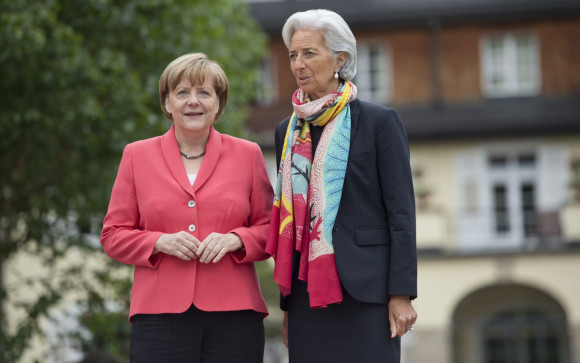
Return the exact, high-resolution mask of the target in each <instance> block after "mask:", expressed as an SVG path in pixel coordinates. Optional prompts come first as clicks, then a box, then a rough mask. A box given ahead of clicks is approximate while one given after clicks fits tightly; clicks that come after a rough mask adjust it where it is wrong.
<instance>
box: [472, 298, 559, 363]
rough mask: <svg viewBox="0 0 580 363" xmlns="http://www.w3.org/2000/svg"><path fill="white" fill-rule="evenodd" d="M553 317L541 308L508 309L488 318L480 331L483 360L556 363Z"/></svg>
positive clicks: (488, 361) (557, 352)
mask: <svg viewBox="0 0 580 363" xmlns="http://www.w3.org/2000/svg"><path fill="white" fill-rule="evenodd" d="M560 328H561V323H560V321H558V319H557V318H555V317H553V316H550V315H549V314H546V313H545V312H542V311H530V310H527V311H526V310H525V309H522V310H520V311H516V310H511V311H504V312H501V313H497V314H496V315H494V316H491V317H489V319H488V321H487V322H485V323H484V324H483V326H482V330H481V338H482V342H481V344H482V346H483V349H482V350H483V355H484V357H483V361H484V362H485V363H507V362H514V363H520V362H521V363H528V362H533V363H536V362H538V363H539V362H546V363H559V362H561V361H562V360H563V357H562V354H561V347H560V345H561V343H560V342H559V334H558V329H560Z"/></svg>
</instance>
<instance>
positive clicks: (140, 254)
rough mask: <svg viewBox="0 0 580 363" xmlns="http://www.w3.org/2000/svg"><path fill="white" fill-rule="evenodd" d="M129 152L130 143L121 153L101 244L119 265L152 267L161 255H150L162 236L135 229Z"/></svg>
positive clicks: (136, 203)
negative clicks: (120, 263)
mask: <svg viewBox="0 0 580 363" xmlns="http://www.w3.org/2000/svg"><path fill="white" fill-rule="evenodd" d="M131 151H132V145H131V144H129V145H127V147H125V150H124V151H123V157H122V159H121V163H120V165H119V171H118V173H117V178H116V180H115V184H114V185H113V190H112V192H111V200H110V202H109V209H108V211H107V215H106V216H105V220H104V221H103V230H102V232H101V245H102V246H103V249H104V250H105V253H106V254H107V255H108V256H110V257H112V258H114V259H115V260H117V261H119V262H122V263H125V264H128V265H134V266H145V267H151V268H155V267H157V264H158V263H159V260H160V255H161V254H156V255H151V254H152V253H153V250H154V248H155V243H156V242H157V240H158V239H159V237H160V236H161V235H162V234H163V233H162V232H158V231H155V232H154V231H145V230H142V229H140V228H139V220H140V216H139V200H138V198H137V194H136V190H135V179H134V174H133V156H132V152H131Z"/></svg>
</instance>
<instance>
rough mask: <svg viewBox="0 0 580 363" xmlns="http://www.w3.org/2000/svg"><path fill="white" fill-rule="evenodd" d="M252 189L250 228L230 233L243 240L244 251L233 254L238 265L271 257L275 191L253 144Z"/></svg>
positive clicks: (261, 158)
mask: <svg viewBox="0 0 580 363" xmlns="http://www.w3.org/2000/svg"><path fill="white" fill-rule="evenodd" d="M252 160H253V164H252V187H251V193H250V215H249V216H248V226H247V227H238V228H235V229H233V230H231V231H230V233H235V234H237V235H238V236H240V238H241V239H242V243H243V244H244V250H240V251H237V252H235V253H233V257H234V260H235V261H236V262H238V263H245V262H253V261H262V260H265V259H267V258H269V257H270V255H269V254H267V253H266V251H265V248H266V239H267V237H268V228H269V227H270V211H271V209H272V202H273V200H274V191H273V190H272V184H271V183H270V179H269V178H268V172H267V171H266V164H265V162H264V156H263V155H262V151H261V150H260V147H259V146H258V145H257V144H253V154H252Z"/></svg>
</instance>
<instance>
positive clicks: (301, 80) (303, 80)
mask: <svg viewBox="0 0 580 363" xmlns="http://www.w3.org/2000/svg"><path fill="white" fill-rule="evenodd" d="M297 78H298V82H300V83H304V82H307V81H308V80H309V79H310V77H307V76H298V77H297Z"/></svg>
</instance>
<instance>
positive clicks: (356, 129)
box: [275, 100, 417, 309]
mask: <svg viewBox="0 0 580 363" xmlns="http://www.w3.org/2000/svg"><path fill="white" fill-rule="evenodd" d="M350 111H351V141H350V152H349V156H348V164H347V168H346V175H345V178H344V187H343V191H342V198H341V201H340V206H339V209H338V213H337V216H336V221H335V224H334V229H333V234H332V239H333V245H334V253H335V259H336V266H337V269H338V274H339V277H340V281H341V282H342V286H343V288H345V289H346V291H347V292H348V293H349V294H350V295H351V296H352V297H353V298H355V299H356V300H358V301H362V302H369V303H382V304H386V303H388V299H389V296H390V295H408V296H410V297H411V298H412V299H414V298H415V297H417V247H416V241H415V197H414V192H413V181H412V177H411V168H410V164H409V145H408V142H407V134H406V132H405V129H404V128H403V124H402V122H401V119H400V117H399V114H398V113H397V111H395V110H394V109H392V108H389V107H385V106H381V105H377V104H372V103H368V102H363V101H359V100H354V101H352V102H351V103H350ZM288 122H289V118H287V119H285V120H284V121H282V122H281V123H280V124H278V126H277V127H276V132H275V145H276V157H277V160H278V164H277V165H280V157H281V149H282V146H283V144H284V136H285V133H286V129H287V126H288ZM284 300H285V299H282V301H281V306H282V308H283V309H284V308H285V305H286V303H285V301H284Z"/></svg>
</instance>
